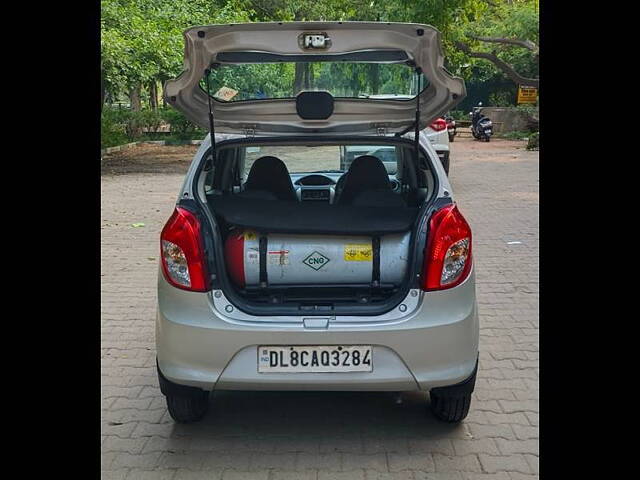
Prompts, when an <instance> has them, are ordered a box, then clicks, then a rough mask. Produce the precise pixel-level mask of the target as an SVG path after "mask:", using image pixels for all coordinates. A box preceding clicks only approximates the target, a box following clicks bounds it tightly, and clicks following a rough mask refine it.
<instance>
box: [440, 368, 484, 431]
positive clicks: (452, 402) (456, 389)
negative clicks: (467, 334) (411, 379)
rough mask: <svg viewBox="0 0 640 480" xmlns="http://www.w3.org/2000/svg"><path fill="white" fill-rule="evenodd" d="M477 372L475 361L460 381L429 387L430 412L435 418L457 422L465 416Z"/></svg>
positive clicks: (469, 404)
mask: <svg viewBox="0 0 640 480" xmlns="http://www.w3.org/2000/svg"><path fill="white" fill-rule="evenodd" d="M477 374H478V362H477V361H476V366H475V368H474V369H473V373H471V375H469V377H467V378H466V379H465V380H463V381H462V382H460V383H457V384H455V385H449V386H447V387H436V388H432V389H431V391H430V392H429V396H430V397H431V405H430V406H431V412H432V413H433V414H434V415H435V417H436V418H437V419H439V420H442V421H443V422H448V423H458V422H461V421H462V420H464V419H465V418H466V417H467V415H468V414H469V407H470V406H471V395H472V394H473V389H474V388H475V386H476V375H477Z"/></svg>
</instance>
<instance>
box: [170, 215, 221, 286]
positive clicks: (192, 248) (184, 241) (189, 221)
mask: <svg viewBox="0 0 640 480" xmlns="http://www.w3.org/2000/svg"><path fill="white" fill-rule="evenodd" d="M160 258H161V259H162V260H161V261H162V272H163V274H164V277H165V278H166V279H167V281H168V282H169V283H170V284H171V285H173V286H174V287H177V288H182V289H183V290H191V291H194V292H206V291H208V290H210V285H209V280H208V275H207V267H206V261H205V254H204V246H203V243H202V236H201V226H200V221H199V220H198V219H197V217H196V216H195V215H194V214H193V213H191V212H190V211H189V210H186V209H184V208H180V207H176V209H175V210H174V211H173V214H172V215H171V218H169V220H168V221H167V223H166V225H165V226H164V228H163V229H162V234H161V235H160Z"/></svg>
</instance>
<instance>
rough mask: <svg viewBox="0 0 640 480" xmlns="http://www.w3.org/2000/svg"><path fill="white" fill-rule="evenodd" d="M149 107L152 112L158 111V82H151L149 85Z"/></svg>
mask: <svg viewBox="0 0 640 480" xmlns="http://www.w3.org/2000/svg"><path fill="white" fill-rule="evenodd" d="M149 107H150V108H151V109H152V110H157V109H158V82H157V81H156V80H151V82H150V83H149Z"/></svg>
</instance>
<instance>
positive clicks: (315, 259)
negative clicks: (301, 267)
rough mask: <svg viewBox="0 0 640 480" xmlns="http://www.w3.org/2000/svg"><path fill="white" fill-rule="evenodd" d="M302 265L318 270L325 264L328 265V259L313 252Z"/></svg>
mask: <svg viewBox="0 0 640 480" xmlns="http://www.w3.org/2000/svg"><path fill="white" fill-rule="evenodd" d="M302 263H304V264H305V265H306V266H307V267H311V268H313V269H314V270H320V269H321V268H322V267H324V266H325V265H326V264H327V263H329V258H327V257H325V256H324V255H323V254H321V253H320V252H318V251H314V252H313V253H312V254H311V255H309V256H308V257H307V258H305V259H304V260H303V261H302Z"/></svg>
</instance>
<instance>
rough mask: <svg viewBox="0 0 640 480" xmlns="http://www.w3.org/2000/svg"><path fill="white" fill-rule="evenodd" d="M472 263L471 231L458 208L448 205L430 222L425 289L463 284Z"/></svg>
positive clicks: (424, 270) (425, 264)
mask: <svg viewBox="0 0 640 480" xmlns="http://www.w3.org/2000/svg"><path fill="white" fill-rule="evenodd" d="M471 262H472V260H471V228H470V227H469V224H468V223H467V221H466V220H465V219H464V217H463V216H462V214H461V213H460V211H459V210H458V207H457V206H456V205H447V206H446V207H444V208H441V209H440V210H438V211H437V212H435V213H434V214H433V215H432V217H431V220H430V221H429V237H428V239H427V246H426V248H425V252H424V268H423V275H424V277H423V284H422V289H423V290H443V289H445V288H451V287H455V286H456V285H459V284H461V283H462V282H463V281H464V280H465V279H466V278H467V277H468V276H469V272H470V271H471Z"/></svg>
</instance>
